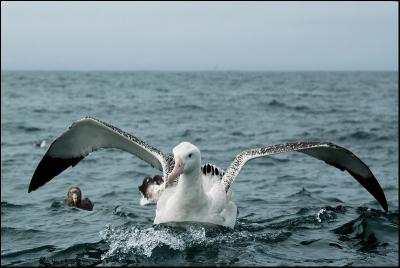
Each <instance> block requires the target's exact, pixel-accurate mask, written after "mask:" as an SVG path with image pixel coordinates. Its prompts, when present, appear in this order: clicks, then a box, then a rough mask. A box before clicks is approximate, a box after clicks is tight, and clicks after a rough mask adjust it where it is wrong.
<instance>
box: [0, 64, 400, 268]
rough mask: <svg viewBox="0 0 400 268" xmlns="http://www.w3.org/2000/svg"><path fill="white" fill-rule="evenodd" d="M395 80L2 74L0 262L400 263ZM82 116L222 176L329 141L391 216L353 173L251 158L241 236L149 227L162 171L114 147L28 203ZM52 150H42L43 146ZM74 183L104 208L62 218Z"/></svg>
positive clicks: (358, 75) (384, 76)
mask: <svg viewBox="0 0 400 268" xmlns="http://www.w3.org/2000/svg"><path fill="white" fill-rule="evenodd" d="M397 76H398V73H397V72H396V73H395V72H365V73H364V72H303V73H302V72H284V73H279V72H270V73H268V72H182V73H178V72H2V76H1V264H2V265H10V266H12V265H35V266H37V265H130V266H139V265H140V266H141V265H315V266H319V265H369V266H375V265H393V266H395V265H397V264H398V250H399V243H398V224H399V214H398V200H399V196H398V163H399V160H398V101H399V98H398V79H397ZM86 115H90V116H93V117H96V118H99V119H101V120H103V121H105V122H108V123H111V124H113V125H115V126H117V127H119V128H121V129H123V130H125V131H127V132H130V133H132V134H134V135H136V136H138V137H140V138H142V139H143V140H145V141H147V142H148V143H150V144H152V145H153V146H155V147H157V148H159V149H160V150H162V151H164V152H171V150H172V148H173V147H174V146H175V145H177V144H178V143H180V142H181V141H184V140H185V141H189V142H191V143H193V144H195V145H197V146H198V147H199V149H200V150H201V152H202V158H203V161H204V162H212V163H214V164H216V165H218V166H220V167H222V168H225V169H226V168H227V167H228V165H229V164H230V162H231V161H232V160H233V158H234V157H235V156H236V154H238V153H240V152H241V151H242V150H244V149H248V148H253V147H259V146H266V145H273V144H277V143H283V142H289V141H296V140H323V141H331V142H334V143H336V144H338V145H340V146H343V147H346V148H348V149H349V150H351V151H352V152H353V153H355V154H356V155H357V156H359V157H360V158H361V159H362V160H363V161H364V162H365V163H366V164H367V165H368V166H369V167H370V168H371V170H372V172H373V173H374V174H375V176H376V177H377V178H378V180H379V182H380V184H381V185H382V188H383V190H384V192H385V194H386V197H387V200H388V203H389V212H388V213H384V212H383V211H382V209H381V208H380V207H379V205H378V203H377V202H376V201H375V200H374V198H373V197H372V196H371V195H370V194H369V193H368V192H367V191H366V190H365V189H363V188H362V187H361V186H360V185H359V183H358V182H357V181H355V180H354V179H353V178H352V177H351V176H350V175H349V174H348V173H346V172H341V171H340V170H338V169H336V168H334V167H331V166H328V165H326V164H324V163H323V162H321V161H318V160H316V159H313V158H310V157H308V156H306V155H303V154H299V153H287V154H281V155H276V156H272V157H269V158H263V159H256V160H254V161H251V162H249V163H248V164H247V165H246V166H245V167H244V169H243V170H242V171H241V173H240V175H239V176H238V177H237V180H236V182H235V186H234V191H235V200H236V204H237V206H238V207H239V217H238V220H237V224H236V227H235V229H234V230H229V229H224V228H219V227H216V226H208V225H202V224H195V223H193V224H185V225H179V226H168V225H160V226H157V225H153V223H152V222H153V219H154V215H155V206H145V207H142V206H140V205H139V198H140V194H139V191H138V189H137V186H138V185H140V184H141V182H142V179H143V178H144V177H145V176H147V175H155V174H157V173H158V172H157V171H156V170H155V169H152V168H151V167H150V166H148V165H147V164H146V163H145V162H143V161H141V160H140V159H138V158H136V157H134V156H133V155H130V154H128V153H125V152H122V151H118V150H101V151H98V152H95V153H93V154H91V155H89V156H88V157H87V158H85V159H84V160H82V161H81V162H80V163H79V164H78V165H77V166H75V167H74V168H70V169H68V170H66V171H65V172H63V173H62V174H60V175H59V176H58V177H56V178H55V179H53V180H52V181H51V182H49V183H47V184H46V185H44V186H43V187H42V188H40V189H39V190H37V191H34V192H32V193H30V194H28V193H27V190H28V185H29V182H30V179H31V177H32V174H33V172H34V170H35V168H36V166H37V164H38V163H39V161H40V159H41V158H42V157H43V155H44V154H45V152H46V150H47V149H48V145H49V144H50V143H51V142H52V141H53V140H54V139H55V138H56V137H58V136H59V135H60V134H61V133H62V132H63V131H64V130H66V128H67V127H68V126H69V125H70V124H71V123H72V122H73V121H75V120H77V119H80V118H82V117H84V116H86ZM43 140H45V141H46V142H47V145H46V146H45V147H44V148H40V147H38V146H36V145H35V144H36V143H40V142H41V141H43ZM71 185H78V186H79V187H80V188H81V189H82V191H83V195H84V196H87V197H89V198H90V199H91V200H92V202H94V204H95V207H94V210H93V211H91V212H89V211H84V210H79V209H76V208H70V207H65V206H64V205H63V204H62V200H63V198H64V196H65V195H66V193H67V190H68V188H69V186H71Z"/></svg>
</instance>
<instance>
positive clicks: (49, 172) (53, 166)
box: [28, 154, 83, 193]
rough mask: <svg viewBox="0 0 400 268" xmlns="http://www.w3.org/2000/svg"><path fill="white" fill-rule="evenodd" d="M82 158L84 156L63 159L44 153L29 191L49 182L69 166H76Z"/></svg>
mask: <svg viewBox="0 0 400 268" xmlns="http://www.w3.org/2000/svg"><path fill="white" fill-rule="evenodd" d="M82 159H83V156H79V157H73V158H66V159H63V158H57V157H51V156H49V155H47V154H46V155H44V156H43V158H42V160H41V161H40V163H39V165H38V166H37V168H36V170H35V173H34V174H33V176H32V179H31V182H30V183H29V187H28V193H30V192H32V191H35V190H36V189H38V188H39V187H41V186H42V185H44V184H45V183H47V182H49V181H50V180H51V179H53V178H54V177H55V176H57V175H58V174H60V173H61V172H62V171H64V170H65V169H67V168H68V167H70V166H75V165H76V164H78V162H79V161H81V160H82Z"/></svg>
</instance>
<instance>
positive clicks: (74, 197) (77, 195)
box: [67, 186, 82, 207]
mask: <svg viewBox="0 0 400 268" xmlns="http://www.w3.org/2000/svg"><path fill="white" fill-rule="evenodd" d="M67 200H68V204H69V205H72V206H74V207H79V206H80V204H81V200H82V192H81V189H79V187H76V186H71V187H70V188H69V190H68V194H67Z"/></svg>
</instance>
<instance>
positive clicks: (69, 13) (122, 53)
mask: <svg viewBox="0 0 400 268" xmlns="http://www.w3.org/2000/svg"><path fill="white" fill-rule="evenodd" d="M398 42H399V41H398V3H397V2H394V1H387V2H147V3H146V2H61V1H60V2H58V3H56V2H7V1H2V2H1V69H2V70H172V71H173V70H182V71H191V70H194V71H196V70H211V71H214V70H244V71H253V70H261V71H297V70H298V71H302V70H316V71H318V70H395V71H398Z"/></svg>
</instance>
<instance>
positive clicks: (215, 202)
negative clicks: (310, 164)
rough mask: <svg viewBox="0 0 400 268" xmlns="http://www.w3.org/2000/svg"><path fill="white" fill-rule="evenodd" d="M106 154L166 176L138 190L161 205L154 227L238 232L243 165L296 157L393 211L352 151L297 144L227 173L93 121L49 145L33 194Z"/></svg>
mask: <svg viewBox="0 0 400 268" xmlns="http://www.w3.org/2000/svg"><path fill="white" fill-rule="evenodd" d="M102 148H116V149H120V150H123V151H126V152H129V153H131V154H133V155H135V156H137V157H139V158H140V159H142V160H144V161H145V162H147V163H148V164H150V165H151V166H152V167H154V168H156V169H158V170H159V171H161V172H162V176H158V177H154V178H151V177H146V178H145V179H144V181H143V184H142V185H141V186H139V190H140V192H141V195H142V197H141V201H140V204H141V205H146V204H156V215H155V218H154V224H159V223H167V222H185V221H191V222H193V221H195V222H207V223H213V224H217V225H222V226H225V227H229V228H234V226H235V223H236V217H237V207H236V204H235V202H234V198H233V192H232V185H233V183H234V181H235V178H236V177H237V176H238V174H239V172H240V170H241V169H242V167H243V166H244V164H246V163H247V162H248V161H250V160H252V159H255V158H258V157H265V156H270V155H273V154H279V153H285V152H292V151H294V152H300V153H303V154H306V155H308V156H311V157H314V158H316V159H319V160H322V161H324V162H325V163H327V164H329V165H331V166H334V167H336V168H338V169H340V170H341V171H344V170H346V171H347V172H348V173H349V174H350V175H351V176H352V177H353V178H355V179H356V180H357V181H358V182H359V183H360V184H361V185H362V186H363V187H364V188H365V189H366V190H367V191H368V192H369V193H370V194H371V195H372V196H373V197H374V198H375V199H376V200H377V201H378V202H379V204H380V205H381V206H382V208H383V209H384V210H385V211H387V210H388V204H387V201H386V197H385V194H384V192H383V190H382V188H381V186H380V185H379V182H378V181H377V179H376V178H375V176H374V175H373V174H372V172H371V170H370V169H369V168H368V166H367V165H366V164H365V163H364V162H363V161H361V160H360V159H359V158H358V157H357V156H356V155H354V154H353V153H352V152H351V151H349V150H347V149H346V148H343V147H340V146H338V145H335V144H333V143H331V142H321V141H298V142H289V143H285V144H278V145H273V146H267V147H260V148H255V149H250V150H245V151H243V152H241V153H240V154H238V155H237V156H236V157H235V158H234V159H233V161H232V163H231V164H230V166H229V167H228V168H227V169H226V171H224V170H223V169H221V168H219V167H217V166H216V165H213V164H209V163H208V164H202V161H201V153H200V150H199V149H198V148H197V147H196V146H195V145H193V144H191V143H189V142H181V143H180V144H178V145H177V146H175V147H174V148H173V150H172V152H173V154H170V153H169V154H166V153H163V152H161V151H160V150H158V149H156V148H155V147H153V146H151V145H149V144H147V143H146V142H144V141H143V140H141V139H139V138H138V137H135V136H133V135H131V134H129V133H127V132H125V131H123V130H121V129H119V128H117V127H114V126H112V125H110V124H108V123H105V122H103V121H100V120H98V119H96V118H93V117H88V116H87V117H84V118H83V119H80V120H78V121H75V122H73V123H72V125H71V126H70V127H69V128H68V129H67V130H66V131H65V132H64V133H63V134H62V135H61V136H59V137H58V138H57V139H56V140H54V142H53V143H52V144H51V145H50V147H49V149H48V150H47V152H46V154H45V155H44V156H43V158H42V159H41V161H40V162H39V164H38V166H37V168H36V170H35V172H34V174H33V176H32V179H31V181H30V184H29V188H28V193H30V192H32V191H34V190H36V189H38V188H39V187H41V186H43V185H44V184H45V183H47V182H49V181H50V180H51V179H53V178H54V177H56V176H57V175H59V174H60V173H61V172H62V171H63V170H65V169H67V168H68V167H70V166H72V167H73V166H75V165H76V164H78V163H79V161H81V160H82V159H83V158H85V157H86V156H87V155H88V154H89V153H91V152H94V151H96V150H98V149H102Z"/></svg>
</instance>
